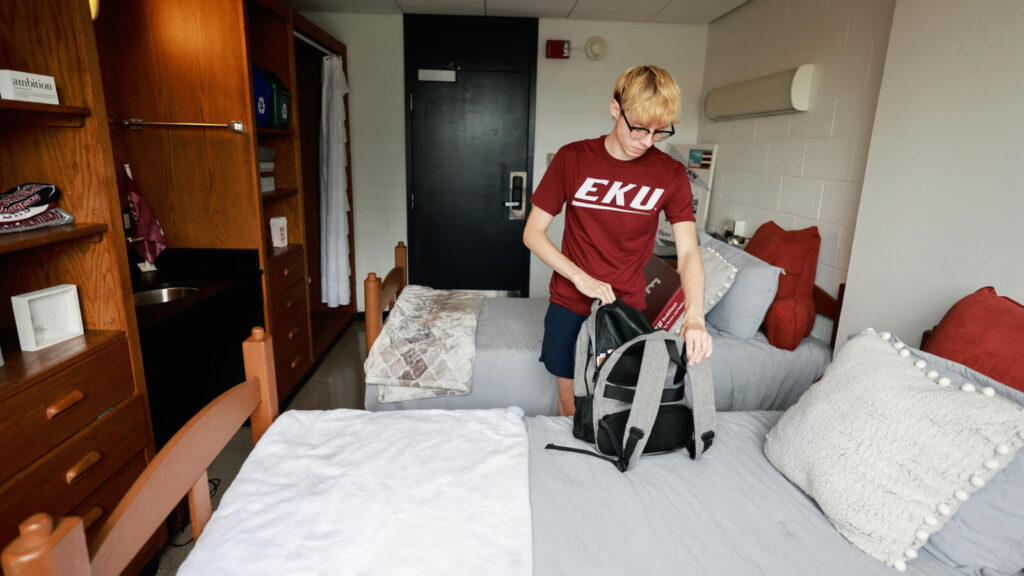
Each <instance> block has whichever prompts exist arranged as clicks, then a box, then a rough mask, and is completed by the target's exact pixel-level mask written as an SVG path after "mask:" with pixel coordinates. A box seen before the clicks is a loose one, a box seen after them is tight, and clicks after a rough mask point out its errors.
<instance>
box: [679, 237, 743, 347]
mask: <svg viewBox="0 0 1024 576" xmlns="http://www.w3.org/2000/svg"><path fill="white" fill-rule="evenodd" d="M700 259H701V260H702V261H703V262H704V315H705V316H706V315H707V313H708V312H710V311H711V309H712V308H714V307H715V304H718V303H719V302H721V301H722V297H723V296H725V294H726V292H728V291H729V288H731V287H732V283H733V282H734V281H735V280H736V267H735V266H733V265H732V264H730V263H729V262H728V261H727V260H726V259H725V258H722V255H721V254H719V253H718V252H715V250H714V249H713V248H710V247H708V246H701V247H700ZM682 327H683V317H682V316H680V317H679V318H678V319H676V321H675V324H673V325H672V329H671V330H669V332H671V333H673V334H677V333H679V330H681V329H682Z"/></svg>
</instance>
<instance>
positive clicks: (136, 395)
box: [0, 0, 166, 571]
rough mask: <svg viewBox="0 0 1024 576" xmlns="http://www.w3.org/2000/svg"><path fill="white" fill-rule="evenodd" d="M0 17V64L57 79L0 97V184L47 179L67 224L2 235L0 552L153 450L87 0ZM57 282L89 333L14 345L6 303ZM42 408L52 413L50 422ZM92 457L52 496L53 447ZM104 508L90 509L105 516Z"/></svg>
mask: <svg viewBox="0 0 1024 576" xmlns="http://www.w3.org/2000/svg"><path fill="white" fill-rule="evenodd" d="M3 12H4V15H5V17H4V18H0V69H11V70H21V71H25V72H30V73H35V74H43V75H47V76H51V77H53V79H54V84H55V85H56V89H57V94H58V97H59V98H60V102H61V104H60V105H51V104H39V103H33V102H17V101H11V100H0V190H6V189H8V188H11V187H13V186H16V185H20V184H25V183H30V182H43V183H49V184H53V185H55V186H57V187H58V188H59V189H60V191H61V194H60V197H59V199H58V200H57V204H58V206H59V207H60V208H61V209H62V210H65V211H66V212H68V213H69V214H71V215H72V216H74V217H75V219H76V222H75V223H74V224H69V225H63V226H54V227H48V228H40V229H37V230H31V231H26V232H18V233H13V234H0V303H6V304H3V305H0V346H2V347H3V354H4V359H5V364H4V366H2V367H0V415H2V418H0V430H2V432H3V434H2V436H3V438H4V447H3V450H4V459H5V462H7V463H8V465H7V466H6V467H0V503H2V504H0V509H2V511H3V512H2V513H0V547H3V546H5V545H6V544H7V543H8V541H9V540H10V539H11V538H13V537H14V535H16V534H17V531H18V530H17V523H18V522H19V521H21V520H24V519H25V518H26V517H27V516H28V515H29V514H32V513H36V512H46V513H49V514H51V515H53V516H64V515H67V514H69V513H72V512H73V511H74V510H77V509H81V508H83V507H84V508H86V509H87V511H91V510H93V509H94V508H95V507H97V506H99V502H100V501H101V500H102V501H103V502H109V501H111V500H112V501H116V500H117V499H119V498H120V497H121V495H123V493H124V492H125V491H126V490H127V487H128V486H129V485H130V484H131V481H132V480H134V478H135V477H136V476H137V475H138V472H139V467H138V465H139V463H144V462H146V461H148V460H151V459H152V458H153V457H154V456H155V449H154V444H153V434H152V428H151V425H150V422H149V417H148V409H147V394H146V386H145V376H144V372H143V369H142V357H141V351H140V346H139V338H138V328H137V325H136V319H135V308H134V306H133V304H132V294H131V282H130V278H129V272H128V256H127V251H126V249H125V246H126V245H125V239H124V234H123V231H122V228H121V211H120V203H119V199H118V189H117V178H116V175H115V172H114V171H115V165H114V159H113V154H112V149H111V143H110V133H109V130H110V127H109V126H108V118H107V108H106V104H105V100H104V95H103V93H102V81H101V77H100V64H99V55H98V51H97V46H96V36H95V32H94V24H93V21H92V18H91V17H90V14H89V6H88V3H87V2H81V1H79V0H5V1H4V9H3ZM8 16H10V17H8ZM59 284H71V285H74V286H75V287H76V289H77V294H78V301H79V302H78V303H79V308H80V312H81V320H82V325H83V328H84V330H85V333H84V335H82V336H78V337H76V338H72V339H70V340H67V341H65V342H61V343H58V344H55V345H53V346H49V347H47V348H44V349H41V350H37V351H34V352H23V351H21V350H20V346H19V341H18V339H17V322H16V321H15V318H14V314H13V310H12V308H11V306H10V304H9V303H10V297H11V296H13V295H16V294H22V293H26V292H31V291H35V290H40V289H43V288H48V287H51V286H55V285H59ZM103 398H109V399H110V401H109V402H106V401H101V400H100V399H103ZM101 404H102V405H101ZM51 408H53V409H54V410H58V411H59V412H58V413H59V414H60V416H59V417H54V418H47V417H46V414H47V413H48V410H50V409H51ZM103 430H117V431H118V434H123V435H124V437H125V438H129V437H130V438H131V442H123V443H120V445H121V446H122V447H123V449H122V452H123V453H117V454H115V453H113V452H103V451H105V450H106V449H105V446H108V445H109V444H108V443H107V442H108V439H107V438H106V437H105V436H104V435H103V434H104V432H103ZM46 438H48V440H45V439H46ZM89 451H101V452H102V453H104V457H103V461H102V464H101V465H98V466H97V467H96V468H94V469H93V470H91V471H90V477H89V478H88V481H85V482H79V483H76V484H75V486H73V487H71V489H70V492H61V491H60V486H61V485H65V486H66V484H65V483H64V479H63V478H62V477H53V476H52V475H51V474H50V473H51V472H52V471H51V469H50V468H51V467H50V465H49V463H50V462H51V461H52V459H53V458H55V457H56V455H57V454H58V453H59V454H62V455H70V457H73V458H81V457H84V456H85V455H86V454H87V453H88V452H89ZM110 511H111V509H110V507H109V506H105V507H104V508H102V510H101V511H100V513H99V515H98V516H97V515H96V514H93V515H92V516H93V517H94V518H96V520H95V521H96V522H99V523H102V522H103V521H104V520H105V519H106V517H107V516H108V515H109V513H110ZM165 538H166V534H165V533H164V532H163V531H162V530H161V531H159V532H158V533H157V534H154V535H153V537H152V539H151V540H150V542H149V544H148V547H147V550H146V551H145V552H143V554H142V555H143V556H146V555H147V554H151V553H153V552H155V550H156V549H157V548H159V546H160V545H161V544H162V542H163V541H164V539H165ZM147 559H148V556H147ZM140 562H142V561H141V560H140ZM140 567H141V564H136V565H134V566H133V567H131V568H130V569H129V571H133V570H135V571H137V570H138V569H139V568H140Z"/></svg>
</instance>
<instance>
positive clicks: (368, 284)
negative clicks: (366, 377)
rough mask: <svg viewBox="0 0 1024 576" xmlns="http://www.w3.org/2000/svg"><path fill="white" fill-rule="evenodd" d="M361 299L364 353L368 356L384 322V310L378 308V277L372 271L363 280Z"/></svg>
mask: <svg viewBox="0 0 1024 576" xmlns="http://www.w3.org/2000/svg"><path fill="white" fill-rule="evenodd" d="M363 300H364V302H365V308H366V355H367V356H369V355H370V347H372V346H373V341H374V340H376V339H377V336H379V335H380V329H381V325H383V324H384V311H383V310H381V308H380V278H377V275H376V274H374V273H373V272H370V273H369V275H367V276H366V280H364V281H363Z"/></svg>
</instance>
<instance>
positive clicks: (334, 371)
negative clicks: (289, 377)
mask: <svg viewBox="0 0 1024 576" xmlns="http://www.w3.org/2000/svg"><path fill="white" fill-rule="evenodd" d="M365 347H366V331H365V327H364V323H363V322H353V323H352V325H351V326H349V327H348V328H347V329H346V330H345V332H344V333H343V334H342V335H341V338H339V339H338V341H337V342H336V343H335V344H334V346H333V347H332V348H331V349H330V350H329V351H328V352H327V355H326V356H324V359H323V361H322V362H321V363H320V366H319V367H318V368H317V369H316V371H315V372H313V375H312V376H310V377H309V380H308V381H307V382H306V383H305V385H303V387H302V389H301V390H299V392H298V393H297V394H296V395H295V396H294V397H293V398H292V400H291V402H289V403H288V405H287V406H285V407H282V411H284V410H328V409H332V408H362V407H363V392H364V391H365V386H364V384H363V360H364V359H365V356H366V354H365V351H364V350H365ZM251 434H252V432H251V430H250V429H249V428H248V427H243V428H242V429H241V430H239V432H238V433H237V434H235V437H234V438H232V439H231V442H229V443H228V445H227V446H226V447H225V448H224V450H223V451H222V452H221V453H220V456H218V457H217V459H216V460H214V461H213V464H212V465H211V466H210V468H209V470H208V472H207V475H208V476H209V478H210V481H211V482H213V481H214V479H215V478H216V479H218V480H219V485H218V486H217V491H216V493H214V495H213V498H212V501H213V508H214V509H215V510H216V508H217V504H218V503H219V502H220V497H221V495H222V494H223V493H224V491H225V490H226V489H227V487H228V486H229V485H230V484H231V480H232V479H233V478H234V477H235V475H236V474H238V470H239V468H241V467H242V462H243V461H245V458H246V456H248V455H249V451H250V450H251V449H252V435H251ZM191 550H192V532H191V530H190V528H189V527H187V526H186V527H185V529H184V531H182V532H179V533H177V534H171V535H170V538H169V541H168V545H167V546H165V547H164V549H163V550H161V551H160V556H159V568H158V569H157V571H156V574H157V576H171V575H173V574H175V573H176V572H177V571H178V566H180V565H181V563H182V562H183V561H184V560H185V557H186V556H188V553H189V552H190V551H191Z"/></svg>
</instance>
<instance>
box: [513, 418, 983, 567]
mask: <svg viewBox="0 0 1024 576" xmlns="http://www.w3.org/2000/svg"><path fill="white" fill-rule="evenodd" d="M780 415H781V412H731V413H720V414H719V415H718V422H717V424H718V430H717V435H716V436H715V444H714V446H713V447H712V448H711V450H709V451H708V452H707V453H705V455H704V456H703V457H702V458H701V459H700V460H696V461H693V460H690V459H689V456H688V455H687V454H686V452H685V451H681V452H673V453H671V454H662V455H654V456H643V457H642V458H641V459H640V461H639V462H638V464H637V465H636V467H635V468H634V469H632V470H630V471H629V472H627V473H625V474H622V473H620V472H619V471H618V470H617V469H616V468H615V467H614V466H612V465H611V464H609V463H607V462H604V461H602V460H599V459H597V458H590V457H588V456H584V455H579V454H573V453H568V452H561V451H555V450H546V449H545V448H544V447H545V446H546V445H547V444H548V443H549V442H553V443H555V444H559V445H563V446H576V447H580V448H584V449H586V448H587V447H588V445H586V444H583V443H581V442H578V441H576V440H575V439H573V437H572V422H571V420H570V419H569V418H551V417H542V418H531V419H527V421H526V422H527V427H528V431H529V439H530V505H531V508H532V510H533V567H534V575H535V576H552V575H563V574H564V575H575V574H586V575H588V576H601V575H606V574H607V575H616V576H618V575H622V574H643V575H645V576H658V575H662V574H664V575H671V576H680V575H698V576H704V575H708V576H750V575H752V574H759V575H762V574H763V575H792V576H804V575H806V576H826V575H827V576H874V575H877V576H893V575H894V574H898V572H897V571H896V570H895V569H893V568H891V567H888V566H886V565H885V564H883V563H881V562H879V561H878V560H875V559H874V558H872V557H870V556H868V555H867V554H865V553H863V552H861V551H860V550H859V549H857V548H855V547H854V546H853V545H852V544H850V543H849V542H847V541H846V539H844V538H843V537H842V535H840V534H839V532H837V531H836V530H835V529H834V528H833V527H832V525H831V524H830V523H829V521H828V519H827V518H826V517H825V516H824V514H822V512H821V511H820V510H819V509H818V507H817V505H816V504H815V503H814V501H813V500H811V499H810V498H808V497H807V496H806V495H805V494H804V493H803V492H802V491H801V490H800V489H799V488H797V487H796V486H795V485H793V484H791V483H790V482H789V481H788V480H787V479H786V478H785V477H784V476H783V475H782V474H781V473H779V472H778V471H777V470H776V469H775V468H774V467H773V466H772V464H771V463H770V462H769V461H768V459H767V458H765V456H764V452H763V445H764V436H765V434H767V433H768V430H769V429H771V427H772V426H773V425H774V424H775V422H776V421H778V418H779V416H780ZM566 526H572V529H571V530H567V529H566V528H565V527H566ZM906 574H909V575H917V576H924V575H927V576H947V575H950V576H952V575H960V576H962V575H964V574H974V572H972V571H969V570H967V571H963V572H961V571H957V570H954V569H953V568H951V567H949V566H947V565H945V564H943V563H942V562H940V561H938V560H937V559H936V558H935V557H934V556H932V555H931V554H929V553H928V552H927V550H924V549H922V550H921V551H920V556H919V557H918V558H917V559H916V560H913V561H911V562H908V565H907V571H906Z"/></svg>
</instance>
